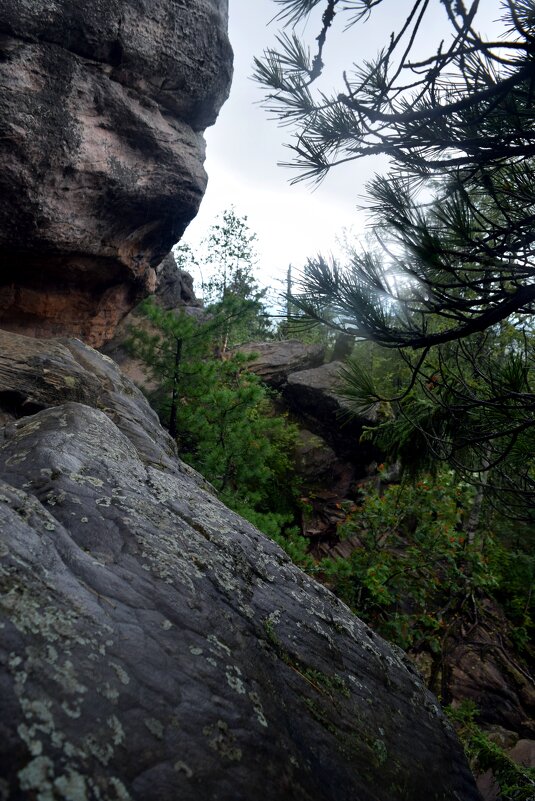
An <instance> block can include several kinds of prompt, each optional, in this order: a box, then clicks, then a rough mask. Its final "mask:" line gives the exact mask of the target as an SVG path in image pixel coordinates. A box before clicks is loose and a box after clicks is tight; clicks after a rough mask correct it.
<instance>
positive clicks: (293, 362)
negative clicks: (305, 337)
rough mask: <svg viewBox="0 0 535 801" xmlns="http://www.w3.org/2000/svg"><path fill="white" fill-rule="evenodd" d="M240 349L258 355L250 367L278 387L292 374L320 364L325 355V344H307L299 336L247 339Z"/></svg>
mask: <svg viewBox="0 0 535 801" xmlns="http://www.w3.org/2000/svg"><path fill="white" fill-rule="evenodd" d="M238 350H239V351H240V352H241V353H245V354H254V355H255V358H254V360H253V361H251V362H250V363H249V364H248V369H249V370H250V371H251V372H252V373H255V374H256V375H257V376H258V377H259V378H261V379H262V381H264V382H265V383H266V384H268V385H269V386H270V387H274V388H275V389H280V388H281V387H283V386H284V385H285V384H286V382H287V380H288V376H289V375H290V374H291V373H295V372H298V371H301V370H308V369H310V368H312V367H319V366H320V365H321V364H322V363H323V358H324V354H325V348H324V346H323V345H305V344H303V342H299V340H297V339H286V340H281V341H277V340H274V341H271V342H248V343H247V344H246V345H240V347H239V348H238Z"/></svg>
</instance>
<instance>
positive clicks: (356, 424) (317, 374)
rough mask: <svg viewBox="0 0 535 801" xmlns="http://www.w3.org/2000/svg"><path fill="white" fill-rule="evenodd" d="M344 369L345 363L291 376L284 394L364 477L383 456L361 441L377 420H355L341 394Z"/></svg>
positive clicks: (316, 432)
mask: <svg viewBox="0 0 535 801" xmlns="http://www.w3.org/2000/svg"><path fill="white" fill-rule="evenodd" d="M342 366H343V365H342V363H341V362H330V363H329V364H323V365H321V366H320V367H315V368H313V369H310V370H301V371H299V372H294V373H291V374H290V375H289V376H288V380H287V383H286V385H285V387H284V389H283V395H284V399H285V400H286V402H287V404H288V407H289V408H290V410H291V411H293V412H295V414H298V415H299V417H301V418H302V419H303V420H304V421H305V423H306V424H307V426H308V427H309V428H310V429H311V430H312V431H313V432H314V433H315V434H318V435H319V436H321V437H323V438H324V439H325V440H326V441H327V442H328V443H329V445H331V446H332V447H333V448H334V450H335V451H336V453H337V455H338V456H339V457H340V458H342V459H346V460H349V461H351V462H352V463H353V464H354V465H355V467H356V469H357V475H360V476H363V475H365V474H366V472H367V466H368V465H369V464H370V463H371V462H373V461H374V460H378V461H381V454H380V452H379V451H378V450H377V448H375V447H373V446H372V445H370V444H368V443H361V442H360V437H361V434H362V429H363V426H364V425H369V424H370V423H372V422H374V421H373V420H371V419H366V418H362V417H357V418H356V417H354V415H353V414H352V412H351V407H350V405H349V404H348V403H347V401H345V400H344V399H343V398H342V397H341V396H340V395H339V394H338V390H339V387H340V384H341V379H340V369H341V368H342Z"/></svg>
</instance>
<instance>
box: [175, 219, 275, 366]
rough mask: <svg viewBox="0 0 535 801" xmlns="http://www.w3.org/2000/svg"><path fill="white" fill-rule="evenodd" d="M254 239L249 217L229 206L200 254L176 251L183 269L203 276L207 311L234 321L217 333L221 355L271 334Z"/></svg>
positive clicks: (185, 247)
mask: <svg viewBox="0 0 535 801" xmlns="http://www.w3.org/2000/svg"><path fill="white" fill-rule="evenodd" d="M256 240H257V237H256V234H255V233H253V232H252V231H251V229H250V228H249V226H248V224H247V217H239V216H238V215H237V214H236V212H235V210H234V209H233V208H230V209H227V210H226V211H224V212H223V213H222V214H221V215H220V217H219V218H218V219H217V220H216V221H215V222H214V224H213V225H212V226H211V227H210V229H209V230H208V233H207V235H206V237H205V238H204V239H203V241H202V243H201V246H200V248H199V252H198V253H194V252H193V251H192V249H191V248H190V247H189V246H188V245H178V247H177V249H176V257H177V263H178V266H179V268H180V269H182V270H186V271H189V272H192V273H194V274H198V275H200V277H201V288H202V295H203V301H204V304H205V306H206V309H207V311H208V312H209V313H212V314H215V315H217V316H219V317H221V315H226V316H229V317H230V318H231V320H232V323H231V324H228V325H225V324H222V325H221V327H220V330H219V332H218V347H219V349H220V351H221V352H222V353H225V352H226V350H227V349H228V348H230V347H232V346H234V345H239V344H241V343H243V342H250V341H254V340H263V339H266V338H267V337H269V336H271V329H270V324H269V318H268V315H267V312H266V308H265V305H264V301H265V296H266V293H267V290H266V289H261V288H260V286H259V285H258V282H257V280H256V278H255V275H254V270H255V265H256V262H257V254H256Z"/></svg>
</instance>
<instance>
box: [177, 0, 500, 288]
mask: <svg viewBox="0 0 535 801" xmlns="http://www.w3.org/2000/svg"><path fill="white" fill-rule="evenodd" d="M411 5H412V0H385V2H384V3H383V4H382V5H381V6H379V7H378V8H377V9H376V11H375V12H374V14H372V18H371V20H370V22H369V23H367V25H366V26H365V27H364V26H362V25H360V24H359V25H357V26H356V27H355V28H353V29H352V30H351V31H349V32H348V33H346V34H344V35H342V34H341V32H340V31H338V32H337V31H333V33H332V35H331V36H330V38H328V40H327V47H326V49H325V51H324V60H325V62H326V64H327V66H328V70H327V71H326V76H325V78H324V79H323V84H322V87H323V88H324V89H325V90H326V91H329V90H331V89H332V88H336V87H340V83H341V78H340V76H341V74H342V71H343V70H344V69H347V68H348V67H351V64H352V63H353V62H354V61H359V62H360V61H362V60H363V59H371V58H373V57H374V56H375V55H376V53H377V50H378V49H379V48H380V47H381V46H382V45H384V43H385V42H386V41H387V38H388V36H389V34H390V33H391V31H392V30H393V29H394V27H396V26H397V23H398V22H399V21H400V20H401V19H402V15H403V12H407V10H408V9H409V7H410V6H411ZM433 5H434V6H435V9H436V10H435V11H434V12H432V16H430V17H429V25H430V27H428V28H427V29H426V31H424V38H429V37H432V38H435V36H436V39H437V40H438V39H440V38H441V32H442V33H443V34H444V33H447V28H446V26H445V23H444V20H445V17H444V11H443V9H442V8H441V4H440V2H439V1H438V0H432V2H431V8H432V7H433ZM481 8H482V12H481V15H480V16H481V19H482V22H483V21H485V22H486V23H487V24H488V23H489V22H490V21H491V20H496V18H497V17H498V9H499V0H482V2H481ZM277 11H278V7H277V5H276V4H275V3H274V2H273V0H230V22H229V34H230V39H231V42H232V46H233V48H234V59H235V60H234V81H233V85H232V90H231V94H230V98H229V100H228V101H227V103H226V104H225V106H224V107H223V109H222V111H221V114H220V116H219V119H218V121H217V123H216V125H215V126H214V127H213V128H211V129H210V130H208V131H207V133H206V139H207V160H206V169H207V172H208V175H209V183H208V190H207V192H206V195H205V197H204V200H203V202H202V205H201V210H200V212H199V214H198V216H197V218H196V219H195V220H194V221H193V223H191V225H190V227H189V229H188V231H187V232H186V235H185V237H184V240H183V241H186V242H189V243H190V244H191V245H192V246H195V245H196V244H197V243H198V241H199V239H200V238H202V236H203V235H204V234H205V233H206V231H207V229H208V227H209V226H210V224H211V223H212V222H213V221H214V219H215V217H216V215H217V214H218V213H220V212H221V211H223V210H224V209H226V208H228V207H229V206H231V205H234V206H235V208H236V211H237V213H238V214H239V215H240V216H241V215H247V217H248V222H249V225H250V227H251V229H252V230H253V231H255V232H256V233H257V235H258V238H259V243H258V244H259V248H258V249H259V254H260V264H259V271H260V277H261V281H262V283H264V284H274V285H277V279H278V280H279V281H280V280H281V279H282V278H283V277H284V275H285V273H286V270H287V268H288V264H289V263H292V264H293V265H294V266H296V267H300V266H302V265H303V264H304V263H305V261H306V259H307V256H313V255H315V254H316V253H317V252H318V251H321V252H323V253H328V252H330V251H332V250H336V239H337V237H340V236H341V235H342V232H343V230H344V229H347V228H351V229H352V231H353V232H354V234H355V235H356V236H358V235H359V232H360V233H362V231H363V230H364V227H365V214H363V213H362V212H360V211H358V210H357V208H356V206H357V203H358V202H359V197H361V196H362V195H363V193H364V189H365V183H366V181H367V180H369V179H370V178H371V177H372V175H373V174H374V172H376V171H381V169H382V167H383V165H384V164H385V162H380V161H379V160H377V159H376V160H375V161H374V160H373V159H367V160H365V161H358V162H355V163H354V165H350V166H349V167H345V168H338V169H337V170H334V171H332V173H331V174H330V175H329V176H328V178H327V179H326V180H325V181H324V182H323V183H322V184H321V185H320V187H319V188H317V189H315V190H314V191H313V190H312V188H311V187H310V186H308V185H305V184H298V185H294V186H290V183H289V181H290V179H291V177H292V173H293V171H291V170H288V169H285V168H283V167H278V166H277V162H280V161H285V160H288V156H289V151H287V149H286V148H285V147H284V146H283V142H284V141H288V138H289V137H288V129H281V128H279V127H278V126H277V125H276V123H275V121H273V120H270V119H268V117H267V115H266V112H265V111H264V110H263V109H262V108H261V106H260V105H259V103H258V101H259V100H260V99H261V97H262V92H261V90H260V89H259V88H258V86H257V85H256V84H255V83H254V82H253V81H252V80H251V77H250V76H251V73H252V64H253V57H254V56H255V55H256V56H259V55H261V54H262V52H263V50H264V49H265V48H266V47H267V46H269V45H270V44H273V43H274V38H275V35H276V33H277V30H278V27H279V26H278V25H277V23H276V22H274V23H272V24H271V25H269V24H268V23H269V22H270V20H271V19H272V18H273V16H274V14H275V13H276V12H277ZM396 13H397V17H396V16H395V15H396ZM346 19H347V18H346ZM478 19H479V17H478ZM320 27H321V25H320V22H319V19H318V17H317V16H316V18H314V19H311V20H310V21H309V22H308V24H307V26H306V27H305V28H303V26H301V28H299V29H298V30H299V32H304V33H305V35H306V34H307V33H308V39H309V41H310V43H311V45H312V44H313V39H314V37H315V36H317V34H318V33H319V30H320Z"/></svg>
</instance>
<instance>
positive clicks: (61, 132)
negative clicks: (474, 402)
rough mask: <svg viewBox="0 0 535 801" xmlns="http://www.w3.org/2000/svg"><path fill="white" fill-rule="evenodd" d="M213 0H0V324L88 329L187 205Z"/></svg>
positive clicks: (213, 34)
mask: <svg viewBox="0 0 535 801" xmlns="http://www.w3.org/2000/svg"><path fill="white" fill-rule="evenodd" d="M226 23H227V0H189V2H187V3H185V2H182V1H181V0H150V2H148V1H147V0H106V1H105V2H104V0H93V1H92V2H85V3H84V2H81V0H75V1H74V2H73V0H3V2H2V3H1V4H0V163H1V164H2V170H1V173H0V197H1V198H2V202H1V203H0V249H1V251H2V271H1V275H0V326H1V327H2V328H4V329H10V330H13V331H19V332H25V333H30V334H33V335H43V336H50V335H52V336H54V335H61V334H69V333H72V334H74V335H75V336H81V337H82V338H83V339H85V340H86V341H88V342H90V343H92V344H95V345H99V344H101V343H102V342H104V341H105V340H106V339H108V338H109V337H110V336H111V335H112V334H113V331H114V329H115V326H116V324H117V322H118V321H119V320H120V319H121V317H122V316H124V314H125V313H126V312H127V311H128V310H129V309H130V308H132V307H133V306H134V305H135V303H136V302H137V301H138V300H139V299H140V298H141V297H143V296H144V295H145V294H147V291H148V289H153V288H154V269H153V268H154V267H156V265H157V264H158V263H159V262H160V261H161V260H162V258H163V257H164V256H165V254H166V253H168V251H169V250H170V248H171V246H172V245H173V243H174V242H176V241H177V240H178V239H179V238H180V236H181V235H182V233H183V231H184V229H185V227H186V225H187V224H188V222H189V221H190V220H191V219H192V218H193V217H194V216H195V214H196V212H197V209H198V206H199V203H200V200H201V198H202V195H203V192H204V189H205V185H206V175H205V172H204V169H203V161H204V140H203V137H202V131H203V130H204V129H205V128H206V126H208V125H211V124H212V123H213V122H214V120H215V118H216V115H217V112H218V111H219V108H220V106H221V104H222V102H223V101H224V99H225V97H226V95H227V92H228V88H229V85H230V77H231V62H232V57H231V50H230V46H229V43H228V39H227V34H226Z"/></svg>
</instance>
